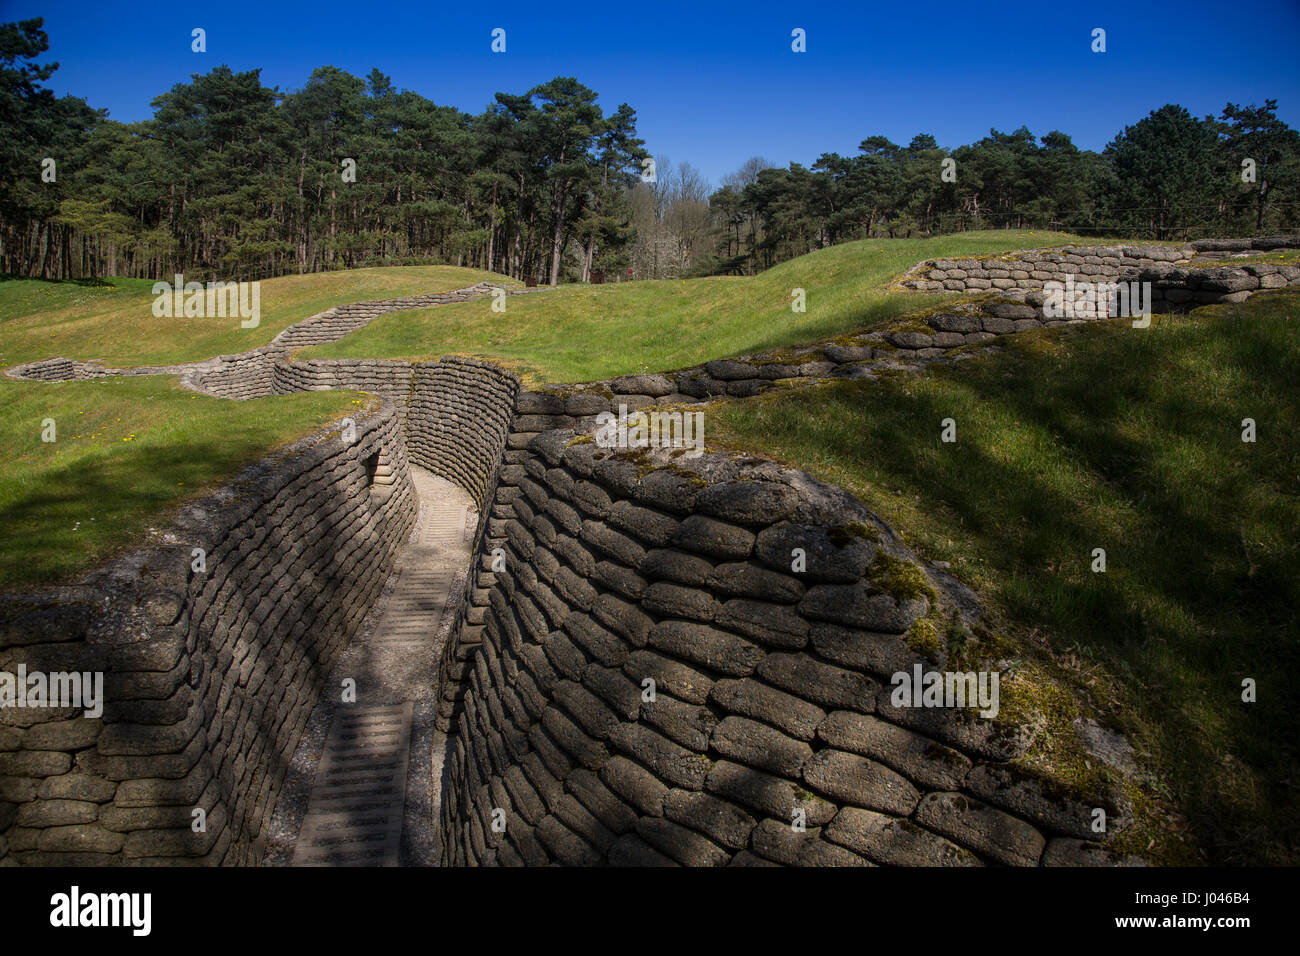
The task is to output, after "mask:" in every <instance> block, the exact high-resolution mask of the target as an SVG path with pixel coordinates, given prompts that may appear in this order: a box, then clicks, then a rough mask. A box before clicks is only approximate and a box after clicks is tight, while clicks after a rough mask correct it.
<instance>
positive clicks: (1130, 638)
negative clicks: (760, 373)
mask: <svg viewBox="0 0 1300 956" xmlns="http://www.w3.org/2000/svg"><path fill="white" fill-rule="evenodd" d="M947 418H952V419H953V420H954V421H955V423H956V429H957V432H956V434H957V441H956V442H955V443H944V442H942V441H940V430H941V422H942V421H943V420H944V419H947ZM1246 418H1251V419H1254V421H1255V423H1256V428H1257V436H1258V437H1257V441H1255V442H1254V443H1247V442H1243V441H1242V432H1243V426H1242V420H1243V419H1246ZM707 424H708V428H709V439H710V444H721V445H723V446H725V447H732V448H738V449H745V450H751V451H756V452H758V453H761V454H764V455H768V456H772V457H776V458H778V459H780V460H783V461H786V462H790V463H792V464H795V465H797V466H798V467H801V468H805V469H807V470H809V471H811V472H813V473H814V474H816V475H818V476H819V477H821V478H823V479H825V480H827V481H831V482H834V483H836V484H839V485H843V486H845V487H847V488H848V489H850V490H851V491H853V493H854V494H855V495H857V496H858V498H860V499H861V500H862V501H863V502H864V503H865V504H866V505H867V506H868V507H870V508H872V509H873V510H875V511H876V512H878V513H879V514H880V515H881V516H882V517H884V518H885V519H886V520H887V521H889V522H890V523H891V524H892V525H893V526H894V527H895V528H896V529H898V530H899V532H900V533H901V534H903V536H904V537H905V538H907V539H909V541H910V542H911V543H912V544H913V545H914V546H916V547H917V548H918V549H919V550H920V551H921V552H922V553H923V554H924V555H925V556H926V557H928V558H930V559H932V560H937V561H946V562H949V563H950V564H951V566H952V570H953V572H954V573H955V574H956V575H957V576H958V577H960V578H961V579H962V580H964V581H965V582H966V583H967V584H969V585H971V586H972V587H974V588H975V589H976V590H977V591H978V592H979V593H980V594H981V595H982V596H984V597H985V598H987V599H989V600H991V601H992V602H993V604H994V606H995V607H994V610H995V613H996V614H998V615H1000V616H1001V618H1002V620H1003V622H1004V623H1005V624H1006V626H1007V627H1008V628H1010V629H1011V632H1012V633H1013V634H1016V635H1018V636H1019V638H1020V639H1021V640H1024V641H1040V640H1042V639H1043V638H1044V637H1046V638H1047V639H1048V640H1049V641H1050V644H1051V646H1052V648H1053V650H1054V652H1055V654H1056V655H1057V657H1058V659H1060V660H1062V661H1064V662H1065V663H1066V664H1067V665H1068V666H1071V667H1073V668H1075V669H1077V670H1079V671H1080V672H1081V673H1083V674H1085V675H1087V678H1088V680H1089V681H1090V682H1092V683H1094V685H1095V686H1094V691H1095V693H1096V694H1097V695H1099V696H1100V697H1101V698H1102V699H1103V700H1104V699H1106V698H1107V697H1110V698H1111V701H1112V703H1113V707H1114V715H1115V716H1116V717H1117V718H1118V719H1119V720H1120V721H1121V723H1122V725H1123V728H1124V729H1125V730H1126V731H1127V732H1128V734H1129V735H1130V739H1131V740H1132V741H1133V742H1134V744H1135V747H1136V749H1137V750H1138V751H1139V752H1140V753H1145V754H1146V755H1148V756H1149V761H1150V765H1151V766H1152V767H1153V768H1154V770H1155V772H1156V773H1157V775H1158V778H1159V780H1160V781H1161V782H1162V783H1163V785H1164V786H1166V787H1167V788H1168V791H1169V792H1170V793H1171V795H1172V796H1173V797H1174V798H1175V800H1176V802H1177V803H1178V804H1179V805H1180V806H1181V807H1182V809H1183V810H1184V812H1185V813H1186V814H1187V817H1188V820H1189V823H1190V825H1191V827H1192V830H1193V832H1194V835H1195V837H1196V840H1197V842H1198V843H1199V845H1200V847H1201V848H1202V850H1203V851H1204V853H1205V854H1206V857H1207V858H1208V859H1209V860H1210V861H1213V862H1216V863H1229V864H1246V863H1272V864H1279V863H1289V864H1295V863H1297V862H1300V824H1298V823H1297V819H1296V807H1297V806H1298V805H1300V800H1298V794H1297V786H1300V776H1298V774H1300V735H1298V734H1297V729H1300V728H1298V722H1297V717H1296V715H1297V713H1300V691H1297V683H1296V675H1297V674H1300V434H1297V429H1300V296H1297V295H1295V294H1285V293H1281V294H1269V295H1261V296H1256V297H1255V298H1253V299H1251V300H1250V301H1249V302H1248V303H1246V304H1243V305H1239V306H1214V307H1207V308H1202V309H1199V310H1197V311H1196V312H1194V313H1193V314H1192V315H1191V316H1190V317H1181V318H1172V317H1161V316H1157V318H1156V322H1155V324H1154V325H1153V327H1152V328H1151V329H1148V330H1136V329H1133V328H1132V327H1131V325H1129V324H1128V323H1127V322H1126V321H1125V320H1115V321H1113V322H1102V323H1096V324H1092V325H1088V326H1071V327H1065V328H1059V329H1053V330H1041V331H1037V332H1030V333H1025V334H1022V335H1018V336H1014V337H1011V338H1010V339H1009V340H1007V341H1006V342H1005V346H1004V351H1002V352H1001V353H1000V354H997V355H993V356H987V357H977V358H973V359H970V360H968V361H965V362H961V363H958V364H957V365H956V366H954V367H952V368H942V369H939V368H936V369H933V370H931V371H930V372H928V373H923V374H921V375H919V376H910V377H909V376H905V375H899V376H895V377H892V378H889V379H885V380H882V381H881V382H879V383H871V382H866V381H854V382H849V381H844V382H839V383H836V384H833V385H828V386H819V387H817V388H814V389H809V390H804V391H791V392H785V393H777V394H775V395H773V396H772V397H770V398H769V397H763V398H759V399H750V400H748V401H744V402H740V401H734V402H730V403H728V404H726V405H725V406H721V407H717V408H716V410H714V411H713V412H712V413H710V414H709V415H708V422H707ZM1095 548H1103V549H1104V550H1105V558H1106V569H1105V572H1104V573H1096V572H1094V571H1093V570H1092V565H1093V563H1094V556H1093V550H1094V549H1095ZM1247 678H1249V679H1252V680H1253V681H1255V683H1256V685H1257V695H1258V699H1257V701H1256V702H1255V703H1244V702H1243V701H1242V682H1243V680H1245V679H1247Z"/></svg>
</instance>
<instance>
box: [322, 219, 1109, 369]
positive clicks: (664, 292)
mask: <svg viewBox="0 0 1300 956" xmlns="http://www.w3.org/2000/svg"><path fill="white" fill-rule="evenodd" d="M1088 242H1095V240H1087V239H1080V238H1078V237H1077V236H1069V235H1065V234H1063V233H1043V232H1037V233H1035V232H1010V231H989V232H967V233H961V234H958V235H952V236H943V237H940V238H937V239H867V240H863V241H861V242H847V243H844V244H843V245H838V246H832V247H830V248H828V249H822V250H819V251H818V252H814V253H811V254H809V255H806V256H800V257H799V258H798V259H792V260H791V261H789V262H786V263H783V264H781V265H779V266H775V267H773V268H771V269H769V270H767V271H766V272H762V273H760V274H759V275H757V276H750V277H712V278H706V279H686V280H682V279H674V280H668V279H665V280H656V281H647V282H623V283H616V284H611V285H601V286H587V285H582V286H571V287H562V288H559V289H555V290H544V291H542V292H538V293H535V294H532V295H526V296H520V297H512V298H510V299H508V300H507V303H506V311H505V312H504V313H500V312H493V311H492V310H491V302H490V300H484V301H475V302H465V303H459V304H456V305H449V306H439V307H437V308H432V309H420V310H416V311H411V312H402V313H394V314H392V315H387V316H381V317H380V318H378V319H376V320H375V321H374V322H372V323H370V324H369V325H368V326H366V327H365V328H364V329H361V330H359V331H357V332H354V333H353V334H352V335H349V336H346V337H345V338H343V339H340V340H339V341H337V342H331V343H327V344H325V345H319V346H314V347H312V348H308V349H303V350H301V351H300V352H299V353H298V357H300V358H393V359H428V358H437V357H439V356H441V355H447V354H460V355H470V356H473V357H477V358H484V359H489V360H492V361H495V362H499V363H501V364H504V365H508V366H510V367H512V368H514V369H515V370H516V371H519V372H520V373H522V374H523V375H524V377H525V379H526V380H527V381H528V382H529V383H530V384H537V383H542V382H583V381H592V380H594V379H604V378H612V377H613V376H616V375H624V374H630V373H636V372H647V371H648V372H658V371H665V370H668V369H674V368H683V367H686V366H689V365H694V364H697V363H699V362H704V361H707V360H708V359H714V358H724V357H726V356H730V355H743V354H746V353H752V352H761V351H766V350H769V349H775V348H779V347H781V346H786V345H796V344H799V343H803V342H812V341H817V340H820V339H826V338H830V337H831V336H834V335H838V334H840V333H842V332H847V331H849V330H852V329H859V328H864V327H865V328H870V327H874V326H876V325H880V324H884V323H885V322H888V321H890V320H893V319H896V318H898V317H899V316H901V315H903V314H905V313H906V312H908V311H911V310H914V309H918V308H926V307H933V306H934V305H935V304H936V303H937V302H939V301H942V300H941V299H938V298H936V297H935V296H932V295H927V294H924V293H915V294H901V293H899V292H897V291H893V292H891V291H889V290H888V289H887V286H888V284H889V283H890V281H891V280H892V279H893V278H894V277H896V276H897V275H898V274H899V273H901V272H902V271H904V270H905V269H907V268H909V267H911V266H913V265H915V264H916V263H917V262H918V261H920V260H922V259H929V258H934V257H943V256H965V255H987V254H995V253H1003V252H1010V251H1012V250H1014V249H1022V248H1029V247H1035V246H1049V245H1061V244H1064V243H1076V244H1083V243H1088ZM794 289H803V290H804V292H805V294H806V298H807V311H806V312H803V313H796V312H793V311H792V310H791V303H792V301H793V300H792V298H791V293H792V291H793V290H794Z"/></svg>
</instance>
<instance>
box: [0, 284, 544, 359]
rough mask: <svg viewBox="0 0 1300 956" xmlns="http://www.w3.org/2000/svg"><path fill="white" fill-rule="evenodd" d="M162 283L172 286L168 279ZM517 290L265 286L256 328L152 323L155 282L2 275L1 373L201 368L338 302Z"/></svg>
mask: <svg viewBox="0 0 1300 956" xmlns="http://www.w3.org/2000/svg"><path fill="white" fill-rule="evenodd" d="M164 280H165V281H167V282H172V281H174V280H173V278H172V277H171V276H164ZM484 281H486V282H493V283H496V284H498V285H504V286H506V287H514V286H518V285H519V283H517V282H515V281H513V280H511V279H506V278H505V277H504V276H498V275H496V274H495V273H492V272H483V271H480V270H478V269H460V268H456V267H454V266H385V267H381V268H375V269H355V270H352V271H350V272H320V273H314V274H310V275H301V276H282V277H280V278H278V279H265V280H263V281H262V284H261V290H260V296H261V301H260V309H261V321H260V323H259V324H258V326H257V327H256V328H251V329H245V328H242V327H241V326H240V320H239V319H238V318H185V317H181V318H171V319H168V318H155V317H154V314H153V303H154V298H155V297H154V295H153V293H152V292H151V289H152V287H153V283H154V280H152V279H121V278H111V279H104V280H75V281H63V282H47V281H42V280H40V279H13V278H0V367H3V366H6V365H18V364H21V363H23V362H32V361H37V360H40V359H47V358H53V357H54V356H56V355H61V356H63V357H64V358H72V359H78V360H80V361H89V360H91V359H99V360H101V361H102V362H104V364H106V365H110V366H115V367H118V368H124V367H128V366H132V365H171V364H175V363H179V362H193V361H201V360H203V359H206V358H212V357H213V356H215V355H226V354H230V353H233V352H245V351H247V350H249V349H254V348H257V347H258V346H260V345H265V344H266V343H267V342H269V341H271V339H273V338H274V337H275V336H276V334H277V333H279V332H281V331H283V330H284V329H285V328H286V327H287V326H290V325H292V324H293V323H294V322H297V321H299V320H301V319H305V318H307V317H308V316H310V315H314V314H316V313H317V312H323V311H324V310H325V309H328V308H330V307H331V306H336V305H346V304H347V303H349V302H359V301H363V300H370V299H394V298H401V297H403V296H409V295H418V294H420V293H424V292H450V291H451V290H452V289H462V288H464V287H465V286H469V285H473V284H474V283H475V282H484Z"/></svg>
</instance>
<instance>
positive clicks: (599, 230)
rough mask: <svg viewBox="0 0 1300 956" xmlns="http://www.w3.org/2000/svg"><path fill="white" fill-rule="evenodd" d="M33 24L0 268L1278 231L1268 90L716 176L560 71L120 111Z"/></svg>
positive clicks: (18, 38) (798, 251) (9, 64)
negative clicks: (128, 114) (467, 107)
mask: <svg viewBox="0 0 1300 956" xmlns="http://www.w3.org/2000/svg"><path fill="white" fill-rule="evenodd" d="M41 26H42V21H41V20H40V19H34V20H27V21H22V22H20V23H10V24H4V25H0V273H7V274H11V275H23V276H42V277H49V278H62V277H85V276H100V275H131V276H141V277H146V278H154V277H159V276H162V277H166V276H170V275H171V274H173V273H175V272H184V273H185V274H186V276H187V277H195V278H199V277H202V276H204V275H206V276H210V277H214V278H227V279H233V278H246V279H247V278H260V277H269V276H273V275H280V274H284V273H289V272H309V271H318V270H323V269H334V268H345V267H354V266H361V265H373V264H380V263H387V264H402V263H424V262H447V263H453V264H457V265H466V266H474V267H478V268H483V269H490V270H492V271H495V272H499V273H502V274H506V275H510V276H513V277H515V278H519V279H524V280H535V281H540V282H550V283H556V282H560V281H589V280H592V279H599V278H601V277H602V276H609V277H611V278H612V277H614V276H618V277H628V276H632V277H635V278H662V277H676V276H680V275H702V274H713V273H753V272H756V271H758V270H760V269H763V268H767V267H769V266H771V265H774V264H775V263H777V262H781V261H784V260H786V259H789V258H792V257H794V256H798V255H802V254H804V253H806V252H810V251H813V250H815V249H818V248H822V247H824V246H828V245H831V244H834V243H837V242H844V241H847V240H851V239H860V238H867V237H872V236H892V237H900V236H902V237H905V236H918V235H933V234H936V233H940V232H951V231H959V230H966V229H989V228H1030V229H1035V228H1041V229H1061V230H1068V231H1073V232H1079V233H1084V234H1091V235H1117V236H1126V237H1149V238H1151V239H1156V240H1161V241H1168V240H1175V239H1183V238H1189V237H1194V236H1212V235H1250V234H1261V233H1266V232H1277V231H1296V230H1297V229H1298V228H1300V135H1298V134H1297V133H1296V131H1295V130H1293V129H1291V128H1290V127H1289V126H1287V125H1286V124H1285V123H1284V122H1282V121H1281V120H1279V119H1278V118H1277V104H1276V101H1273V100H1266V101H1265V103H1264V105H1263V106H1259V107H1256V106H1253V105H1252V106H1246V107H1241V106H1236V105H1234V104H1228V105H1227V106H1226V107H1225V109H1224V111H1223V113H1222V114H1221V115H1220V116H1219V117H1204V118H1199V119H1198V118H1196V117H1194V116H1192V115H1191V114H1190V113H1189V112H1188V111H1187V110H1185V109H1184V108H1182V107H1180V106H1175V105H1169V106H1165V107H1162V108H1161V109H1159V110H1156V111H1154V112H1152V113H1151V114H1149V115H1148V116H1147V117H1145V118H1143V119H1141V120H1140V121H1138V122H1137V123H1135V124H1134V125H1132V126H1127V127H1125V128H1124V129H1123V130H1121V131H1120V132H1119V133H1118V134H1117V135H1116V137H1115V138H1114V140H1113V141H1112V142H1111V143H1110V144H1108V145H1107V147H1106V148H1105V150H1103V151H1102V152H1100V153H1098V152H1093V151H1090V150H1081V149H1078V148H1077V147H1076V146H1074V144H1073V143H1072V142H1071V140H1070V137H1069V136H1067V135H1066V134H1064V133H1061V132H1059V131H1052V132H1049V133H1047V134H1046V135H1044V136H1042V137H1040V138H1036V137H1035V136H1034V135H1033V134H1032V133H1031V132H1030V131H1029V130H1028V129H1025V128H1023V127H1022V128H1021V129H1018V130H1016V131H1014V132H1011V133H1000V132H998V131H996V130H993V131H990V134H989V136H987V137H985V138H984V139H982V140H980V141H979V142H977V143H973V144H970V145H966V146H959V147H957V148H955V149H951V150H945V149H942V148H940V147H939V145H938V144H937V143H936V142H935V140H934V138H933V137H932V136H930V135H928V134H920V135H917V136H915V137H914V138H913V139H912V140H911V142H910V143H909V144H908V145H907V146H899V145H897V144H895V143H892V142H890V141H889V140H888V139H886V138H885V137H882V136H872V137H869V138H867V139H865V140H863V142H862V143H861V146H860V147H859V152H858V154H857V155H854V156H840V155H839V154H836V153H827V154H824V155H822V156H821V157H820V158H819V159H818V160H817V162H816V163H814V164H813V166H812V167H811V168H807V167H804V166H802V165H800V164H797V163H792V164H790V165H789V166H788V167H787V168H784V169H781V168H775V167H774V166H773V165H772V164H771V163H768V162H766V161H764V160H763V159H761V158H753V159H750V160H749V161H747V162H746V163H745V164H744V165H743V166H742V167H741V168H740V169H739V170H738V171H737V172H736V173H734V174H732V175H730V176H728V177H726V178H725V180H724V181H723V183H722V184H721V186H720V187H719V188H716V189H715V188H714V187H713V186H712V185H711V184H710V183H708V182H707V181H706V180H705V179H704V177H702V176H701V175H700V174H699V172H698V171H696V170H695V169H693V168H692V167H691V166H690V165H689V164H688V163H677V164H673V163H672V162H671V161H670V160H669V159H668V158H667V157H662V156H661V157H657V158H656V159H654V160H651V158H650V153H649V152H648V151H647V150H646V148H645V146H646V144H645V143H644V141H643V140H642V139H640V138H639V137H638V135H637V129H636V113H635V111H634V110H633V109H632V107H631V106H629V105H627V104H622V105H620V106H618V107H617V108H616V109H614V110H612V111H611V112H609V113H606V112H605V111H604V109H603V108H602V107H601V105H600V104H599V103H598V102H597V93H596V92H595V91H594V90H591V89H589V88H587V87H586V86H584V85H583V84H582V83H580V82H578V80H577V79H574V78H572V77H557V78H555V79H553V80H550V81H549V82H547V83H542V84H540V85H538V86H536V87H534V88H533V89H531V90H528V91H525V92H521V93H516V94H510V93H497V94H496V96H495V98H494V99H493V101H492V103H491V104H490V105H489V106H488V107H487V108H486V109H485V110H484V111H483V112H482V113H479V114H471V113H467V112H464V111H462V110H459V109H456V108H454V107H449V106H439V105H437V104H435V103H434V102H432V101H431V100H429V99H427V98H425V97H423V96H421V95H420V94H419V93H416V92H413V91H410V90H399V89H397V88H396V87H394V86H393V84H392V82H391V80H390V79H389V78H388V77H387V76H385V75H384V74H383V73H381V72H380V71H379V70H378V69H375V70H372V71H371V73H370V74H369V76H367V77H366V78H365V79H361V78H359V77H356V76H353V75H351V74H349V73H347V72H345V71H343V70H340V69H337V68H335V67H332V66H326V67H321V68H319V69H317V70H316V71H314V72H313V73H312V75H311V76H310V78H309V79H308V80H307V83H306V84H305V85H304V86H303V87H302V89H300V90H297V91H293V92H288V93H284V92H281V91H279V90H277V89H273V88H268V87H266V86H264V85H263V84H262V82H261V79H260V71H259V70H250V71H247V72H243V73H236V72H233V71H232V70H230V69H229V68H228V67H224V66H222V67H218V68H216V69H214V70H211V71H210V72H208V73H205V74H195V75H194V76H193V77H192V78H191V81H190V82H188V83H181V84H177V85H176V86H174V87H172V88H171V89H170V90H168V91H167V92H165V93H163V94H161V95H160V96H158V97H157V98H156V99H155V100H154V101H153V104H152V105H153V116H152V117H151V118H150V119H147V120H144V121H141V122H138V123H129V124H124V123H119V122H116V121H114V120H111V119H109V118H108V116H107V114H106V112H105V111H103V110H97V109H94V108H93V107H91V106H90V105H88V104H87V103H86V102H85V101H84V100H82V99H79V98H76V97H71V96H64V97H56V96H55V95H54V94H53V92H52V91H50V90H49V89H48V88H47V87H46V86H45V85H44V84H45V83H46V81H48V80H49V78H50V76H52V75H53V73H54V71H55V69H57V64H42V63H40V62H39V60H40V59H41V55H42V54H44V53H45V52H46V50H47V49H48V38H47V36H46V34H45V33H44V31H43V30H42V29H41Z"/></svg>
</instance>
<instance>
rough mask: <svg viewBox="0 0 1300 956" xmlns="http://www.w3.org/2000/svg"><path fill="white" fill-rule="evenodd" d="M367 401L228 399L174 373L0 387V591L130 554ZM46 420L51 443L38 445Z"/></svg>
mask: <svg viewBox="0 0 1300 956" xmlns="http://www.w3.org/2000/svg"><path fill="white" fill-rule="evenodd" d="M374 400H375V399H373V398H371V397H369V396H365V395H361V394H359V393H356V392H304V393H301V394H295V395H281V396H275V397H269V398H260V399H254V400H253V401H248V402H231V401H227V400H225V399H220V398H209V397H207V396H202V395H196V394H194V393H193V392H189V391H186V390H184V389H182V388H180V386H179V385H178V384H177V382H176V379H175V378H174V377H167V376H164V377H153V376H149V377H143V378H105V379H97V380H92V381H85V382H64V383H60V384H57V385H42V384H36V383H31V382H13V381H8V380H5V379H0V421H2V422H3V428H4V432H5V434H6V435H8V437H9V445H8V449H9V455H8V456H7V457H6V459H5V462H4V465H3V466H2V467H0V527H3V528H4V536H5V547H4V548H3V549H2V550H0V590H13V589H16V588H24V587H31V586H36V585H41V584H48V583H50V582H52V581H55V580H59V579H63V578H66V577H67V576H69V575H73V574H75V573H76V572H79V571H84V570H86V569H88V568H90V567H93V566H94V565H96V564H98V563H99V562H101V561H103V560H104V559H105V558H107V557H109V556H110V555H111V554H114V553H116V552H120V551H123V550H126V549H129V548H131V547H134V546H139V545H140V544H142V543H144V542H145V540H146V539H147V537H148V529H149V528H150V526H152V527H154V528H161V527H163V525H164V524H165V523H166V521H167V519H168V517H169V516H170V515H172V514H175V512H176V510H177V509H178V508H179V507H180V505H181V504H182V503H183V502H184V501H185V500H188V499H191V498H195V497H198V496H200V495H201V494H203V493H204V492H206V491H210V490H212V489H214V488H215V487H217V486H219V485H220V484H221V483H223V482H224V481H226V480H228V479H230V478H231V477H233V476H234V475H235V474H236V473H237V472H238V471H239V470H240V469H241V468H243V467H244V466H246V465H248V464H251V463H252V462H254V461H257V460H258V459H259V458H262V457H263V456H265V455H266V454H267V453H268V452H270V451H271V450H272V449H274V448H275V447H277V446H280V445H284V444H287V443H289V442H291V441H294V440H296V439H298V438H301V437H303V436H304V435H308V434H310V433H311V432H313V431H315V430H316V429H318V428H320V427H321V426H323V425H325V424H326V423H327V422H329V421H332V420H337V419H338V418H340V417H342V416H343V415H345V414H346V413H347V410H348V409H354V410H355V409H356V408H357V407H358V406H359V405H361V404H363V403H369V402H371V401H374ZM47 419H53V420H54V425H55V432H54V436H55V438H56V440H55V441H53V442H45V441H42V440H41V439H42V432H43V430H44V428H45V425H44V422H45V421H46V420H47Z"/></svg>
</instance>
